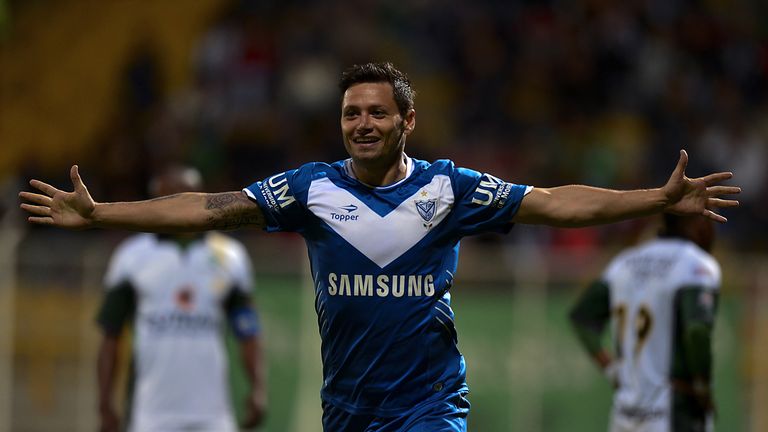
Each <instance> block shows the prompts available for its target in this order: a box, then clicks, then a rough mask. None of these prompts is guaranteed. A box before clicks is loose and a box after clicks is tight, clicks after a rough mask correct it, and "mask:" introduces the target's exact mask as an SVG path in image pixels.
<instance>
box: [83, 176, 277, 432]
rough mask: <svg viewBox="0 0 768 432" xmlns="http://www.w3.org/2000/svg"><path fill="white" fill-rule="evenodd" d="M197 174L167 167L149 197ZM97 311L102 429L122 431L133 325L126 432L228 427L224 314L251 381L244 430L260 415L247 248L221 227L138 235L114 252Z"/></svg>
mask: <svg viewBox="0 0 768 432" xmlns="http://www.w3.org/2000/svg"><path fill="white" fill-rule="evenodd" d="M201 186H202V185H201V176H200V174H199V173H198V172H197V171H196V170H194V169H191V168H187V167H179V166H176V167H172V168H169V169H167V170H166V171H164V172H162V173H161V174H160V175H158V176H157V177H155V178H154V179H153V180H152V183H151V187H150V189H151V193H152V195H153V196H163V195H168V194H173V193H180V192H188V191H200V190H201ZM105 285H106V289H107V292H106V295H105V297H104V301H103V303H102V306H101V310H100V311H99V315H98V324H99V326H100V327H101V329H102V332H103V339H102V343H101V347H100V349H99V360H98V381H99V402H100V403H99V407H100V409H99V414H100V418H101V430H102V431H103V432H108V431H109V432H111V431H117V430H121V429H119V421H118V416H117V414H116V411H115V410H114V406H113V403H112V396H113V393H114V383H115V375H116V374H115V371H116V367H117V361H118V346H119V345H120V339H121V338H122V336H123V335H124V334H125V331H124V329H125V327H126V326H127V325H128V324H129V323H132V324H133V326H134V333H133V336H134V340H133V348H132V351H133V356H132V357H133V363H132V367H131V375H132V376H131V378H130V381H131V384H130V385H129V390H130V392H129V401H128V410H127V411H128V413H127V414H126V419H127V423H128V426H129V430H131V431H138V432H152V431H158V432H159V431H171V430H173V431H178V430H196V431H221V432H225V431H235V430H237V428H236V425H235V424H236V423H235V417H234V412H233V409H232V404H231V402H230V392H229V387H228V385H227V382H228V379H229V376H228V370H227V364H228V362H227V353H226V347H225V341H224V335H225V332H224V330H225V325H226V320H229V323H230V324H231V328H232V329H233V332H234V334H235V335H236V337H237V339H238V341H239V347H240V350H239V351H240V355H241V359H242V363H243V365H244V366H245V370H246V375H247V376H248V378H249V380H250V385H251V393H250V394H249V396H248V398H247V400H246V401H245V402H246V410H245V412H246V418H245V419H244V425H243V426H245V427H253V426H256V425H258V424H259V423H260V422H261V420H262V418H263V416H264V413H265V408H266V389H265V385H264V365H263V359H262V347H261V341H260V336H259V325H258V321H257V318H256V312H255V310H254V308H253V306H252V305H251V298H250V291H251V289H252V288H253V276H252V274H251V263H250V260H249V257H248V255H247V253H246V251H245V248H244V247H243V246H242V245H241V244H240V243H239V242H237V241H236V240H234V239H232V238H229V237H226V236H224V235H221V234H218V233H210V234H208V235H205V236H199V235H189V234H188V235H181V234H177V235H173V236H170V235H154V234H139V235H136V236H134V237H131V238H129V239H127V240H126V241H125V242H124V243H122V244H121V245H120V246H119V247H118V248H117V250H116V251H115V253H114V255H113V257H112V259H111V261H110V264H109V269H108V272H107V275H106V277H105Z"/></svg>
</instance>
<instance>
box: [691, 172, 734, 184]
mask: <svg viewBox="0 0 768 432" xmlns="http://www.w3.org/2000/svg"><path fill="white" fill-rule="evenodd" d="M732 177H733V173H732V172H719V173H714V174H709V175H705V176H704V177H701V178H699V179H697V180H703V181H704V183H706V185H707V186H710V185H713V184H717V183H720V182H722V181H724V180H728V179H730V178H732Z"/></svg>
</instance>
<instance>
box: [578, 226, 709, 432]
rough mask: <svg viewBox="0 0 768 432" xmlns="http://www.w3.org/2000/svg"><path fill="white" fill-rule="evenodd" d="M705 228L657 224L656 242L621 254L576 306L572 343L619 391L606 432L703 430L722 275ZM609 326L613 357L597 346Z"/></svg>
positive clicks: (707, 415) (707, 426)
mask: <svg viewBox="0 0 768 432" xmlns="http://www.w3.org/2000/svg"><path fill="white" fill-rule="evenodd" d="M714 233H715V231H714V227H713V225H712V222H711V221H709V220H707V219H706V218H703V217H701V216H675V215H670V214H665V215H664V228H663V230H662V232H661V234H660V236H659V237H658V238H656V239H654V240H651V241H649V242H647V243H645V244H642V245H640V246H637V247H634V248H631V249H629V250H627V251H625V252H623V253H621V254H619V255H618V256H617V257H616V258H615V259H614V260H613V261H612V262H611V263H610V264H609V265H608V267H607V269H606V270H605V272H604V273H603V275H602V276H601V277H600V278H599V279H598V280H597V281H595V282H594V283H593V284H592V285H591V286H590V287H589V288H588V289H587V290H586V291H585V292H584V293H583V295H582V296H581V297H580V298H579V300H578V302H577V303H576V304H575V306H574V307H573V309H572V311H571V320H572V323H573V326H574V328H575V330H576V333H577V335H578V336H579V340H580V341H581V343H582V344H583V345H584V347H585V348H586V350H587V352H588V353H589V354H590V355H591V356H592V358H593V360H594V361H595V362H596V363H597V364H598V365H599V367H600V368H601V369H602V370H603V371H604V372H605V374H606V376H607V377H608V378H609V379H610V380H611V381H612V382H613V384H614V385H615V387H616V389H615V392H614V397H613V409H612V413H611V427H610V430H611V431H653V432H664V431H679V432H685V431H705V430H710V429H711V414H712V413H713V410H714V408H713V402H712V392H711V377H712V327H713V324H714V320H715V312H716V310H717V299H718V290H719V286H720V266H719V265H718V263H717V262H716V261H715V259H714V258H713V257H712V256H711V255H710V254H709V253H708V252H709V250H710V248H711V246H712V242H713V240H714ZM609 320H610V321H611V323H612V330H613V331H612V334H613V346H614V349H615V356H614V357H612V356H611V355H610V354H609V353H608V352H607V351H606V350H605V349H604V348H603V346H602V344H601V337H602V335H603V331H604V329H605V327H606V324H607V322H608V321H609Z"/></svg>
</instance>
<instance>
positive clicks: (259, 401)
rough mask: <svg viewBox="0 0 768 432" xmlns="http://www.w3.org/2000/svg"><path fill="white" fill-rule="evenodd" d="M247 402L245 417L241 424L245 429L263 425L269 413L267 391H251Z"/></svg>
mask: <svg viewBox="0 0 768 432" xmlns="http://www.w3.org/2000/svg"><path fill="white" fill-rule="evenodd" d="M245 403H246V405H245V417H244V419H243V424H242V425H241V426H242V427H243V428H245V429H250V428H254V427H256V426H259V425H261V424H262V423H263V422H264V418H265V417H266V415H267V396H266V394H265V392H264V391H253V392H251V394H250V395H248V399H247V400H246V402H245Z"/></svg>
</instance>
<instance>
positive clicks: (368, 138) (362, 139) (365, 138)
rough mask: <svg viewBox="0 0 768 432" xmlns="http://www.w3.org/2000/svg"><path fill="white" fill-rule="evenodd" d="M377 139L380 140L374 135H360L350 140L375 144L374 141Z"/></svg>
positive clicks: (362, 143)
mask: <svg viewBox="0 0 768 432" xmlns="http://www.w3.org/2000/svg"><path fill="white" fill-rule="evenodd" d="M379 141H381V139H380V138H379V137H375V136H362V137H355V138H352V142H353V143H355V144H360V145H370V144H375V143H377V142H379Z"/></svg>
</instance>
